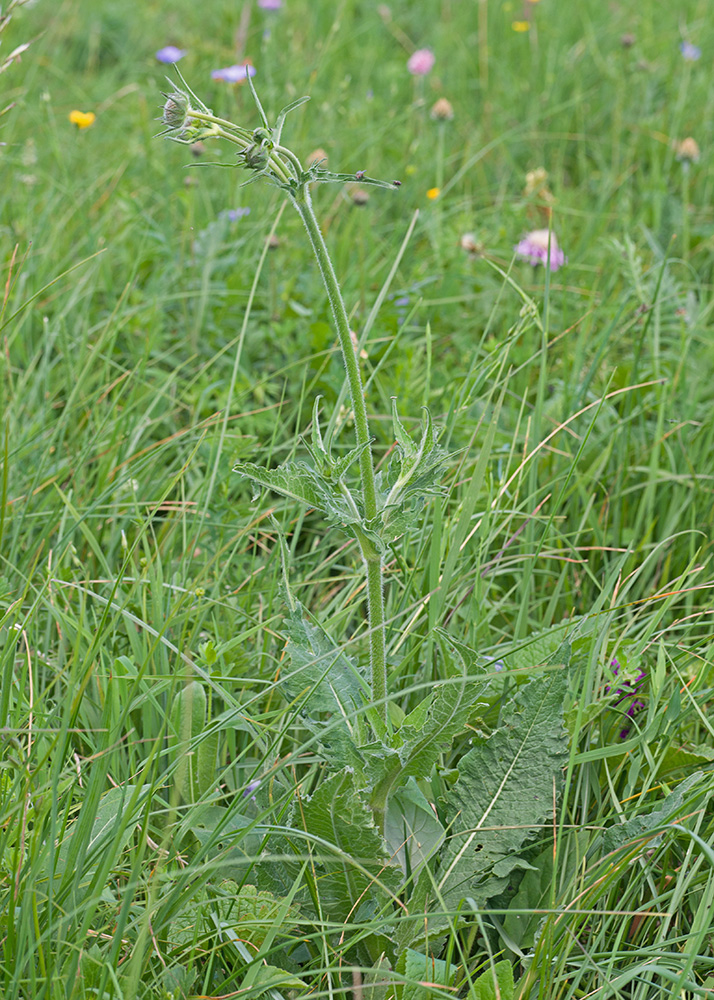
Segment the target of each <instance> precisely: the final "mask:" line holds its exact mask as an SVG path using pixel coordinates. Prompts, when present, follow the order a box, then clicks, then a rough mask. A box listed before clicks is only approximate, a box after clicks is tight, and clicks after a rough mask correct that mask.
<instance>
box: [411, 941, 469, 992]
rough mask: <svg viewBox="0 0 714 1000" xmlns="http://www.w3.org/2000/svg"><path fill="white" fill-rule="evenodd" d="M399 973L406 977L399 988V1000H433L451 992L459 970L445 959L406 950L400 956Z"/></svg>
mask: <svg viewBox="0 0 714 1000" xmlns="http://www.w3.org/2000/svg"><path fill="white" fill-rule="evenodd" d="M397 972H398V973H399V975H400V976H403V977H404V982H403V983H400V984H399V985H398V986H397V998H398V1000H432V998H436V997H443V996H444V995H446V994H447V993H448V992H450V991H449V987H451V986H452V985H453V983H454V980H455V979H456V975H457V972H458V968H457V966H455V965H451V964H450V963H448V962H445V961H444V960H443V959H440V958H433V957H432V956H431V955H424V954H422V952H420V951H415V950H414V949H413V948H405V949H404V951H403V952H402V953H401V954H400V956H399V961H398V962H397ZM439 987H442V989H439Z"/></svg>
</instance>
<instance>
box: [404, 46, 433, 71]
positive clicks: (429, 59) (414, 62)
mask: <svg viewBox="0 0 714 1000" xmlns="http://www.w3.org/2000/svg"><path fill="white" fill-rule="evenodd" d="M435 62H436V57H435V55H434V53H433V52H432V51H431V49H417V50H416V52H414V53H412V55H411V56H409V60H408V62H407V69H408V70H409V72H410V73H411V74H412V76H426V75H427V73H431V71H432V69H433V68H434V63H435Z"/></svg>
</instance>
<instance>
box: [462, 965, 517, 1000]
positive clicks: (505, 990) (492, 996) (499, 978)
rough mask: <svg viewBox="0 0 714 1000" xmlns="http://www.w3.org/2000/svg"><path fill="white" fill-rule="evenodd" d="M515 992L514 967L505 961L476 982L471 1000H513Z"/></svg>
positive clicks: (471, 993)
mask: <svg viewBox="0 0 714 1000" xmlns="http://www.w3.org/2000/svg"><path fill="white" fill-rule="evenodd" d="M514 991H515V984H514V982H513V967H512V965H511V963H510V962H509V961H507V960H506V959H503V960H502V961H501V962H496V964H495V965H494V966H493V968H492V969H486V971H485V972H483V973H481V975H480V976H479V977H478V979H476V980H474V982H473V984H472V987H471V989H470V990H469V1000H513V996H514Z"/></svg>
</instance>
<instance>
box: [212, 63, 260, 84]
mask: <svg viewBox="0 0 714 1000" xmlns="http://www.w3.org/2000/svg"><path fill="white" fill-rule="evenodd" d="M248 76H255V66H250V65H249V64H248V63H242V64H241V65H237V64H236V65H233V66H226V67H224V68H223V69H214V70H213V72H212V73H211V79H212V80H223V82H224V83H242V82H243V81H244V80H245V79H246V78H247V77H248Z"/></svg>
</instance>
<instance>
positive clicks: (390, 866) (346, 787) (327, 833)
mask: <svg viewBox="0 0 714 1000" xmlns="http://www.w3.org/2000/svg"><path fill="white" fill-rule="evenodd" d="M291 825H292V826H293V827H300V828H302V829H303V830H305V832H306V833H307V834H309V835H310V838H311V840H312V841H313V843H312V845H311V851H312V853H313V854H314V855H316V856H319V859H320V860H319V861H317V860H316V862H315V865H316V871H317V875H318V878H317V884H316V889H317V892H318V894H319V899H320V907H321V909H322V911H323V913H324V915H325V916H329V917H330V918H331V919H333V920H340V921H345V920H347V919H348V917H350V916H351V917H355V915H356V912H357V907H355V904H357V905H358V906H359V903H362V904H363V906H364V907H365V908H369V909H373V908H374V907H375V906H381V905H384V904H386V903H387V902H388V901H389V899H390V898H391V893H392V892H395V891H396V889H397V887H398V886H399V884H400V883H401V881H402V875H401V870H400V868H399V867H398V866H397V865H396V864H395V863H394V860H393V859H392V857H391V856H390V853H389V851H388V849H387V845H386V843H385V841H384V839H383V838H382V836H381V835H380V833H379V831H378V830H377V827H376V826H375V824H374V819H373V818H372V813H371V811H370V809H369V806H368V805H367V803H366V801H365V800H364V798H363V796H362V793H361V792H360V791H359V789H358V788H357V784H356V782H355V775H354V772H353V771H352V770H351V769H350V768H344V769H343V770H341V771H338V772H337V773H336V774H332V775H330V777H328V778H325V779H324V781H322V782H321V784H320V785H319V786H318V788H317V791H316V792H315V793H314V794H313V795H312V796H311V797H310V798H309V799H307V800H306V801H304V802H302V803H301V804H300V808H299V809H297V808H296V809H295V815H294V816H293V820H292V823H291ZM295 843H296V847H299V849H300V850H301V852H304V850H305V844H304V842H303V841H296V842H295ZM329 845H331V846H329Z"/></svg>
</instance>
